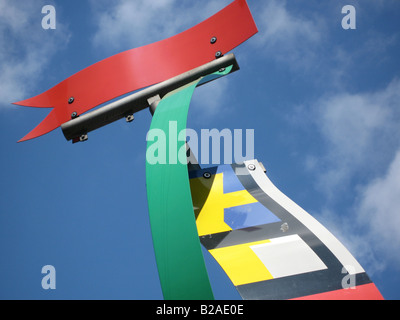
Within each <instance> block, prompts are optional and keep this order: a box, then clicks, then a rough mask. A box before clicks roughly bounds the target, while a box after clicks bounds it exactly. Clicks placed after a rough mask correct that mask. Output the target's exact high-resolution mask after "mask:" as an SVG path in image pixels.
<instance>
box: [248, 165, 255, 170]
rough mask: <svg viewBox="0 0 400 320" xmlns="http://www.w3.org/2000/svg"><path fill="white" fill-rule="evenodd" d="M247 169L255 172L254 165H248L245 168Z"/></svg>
mask: <svg viewBox="0 0 400 320" xmlns="http://www.w3.org/2000/svg"><path fill="white" fill-rule="evenodd" d="M247 169H249V170H250V171H254V170H256V166H255V165H254V164H249V165H248V166H247Z"/></svg>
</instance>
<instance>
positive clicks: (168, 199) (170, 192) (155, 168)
mask: <svg viewBox="0 0 400 320" xmlns="http://www.w3.org/2000/svg"><path fill="white" fill-rule="evenodd" d="M231 69H232V67H228V68H226V69H225V70H223V71H220V72H216V73H214V74H212V75H211V77H215V76H218V77H219V76H223V75H225V74H228V73H229V72H230V71H231ZM201 81H208V80H207V77H204V78H200V79H198V80H197V81H194V82H192V83H191V84H188V85H186V86H184V87H182V88H180V89H177V90H175V91H173V92H171V93H170V94H167V95H166V96H165V97H164V98H163V99H161V101H160V102H159V104H158V106H157V108H156V110H155V113H154V116H153V119H152V122H151V127H150V131H149V134H150V132H153V133H159V134H160V135H162V136H164V137H165V140H163V141H158V140H156V139H155V140H156V141H152V140H151V139H150V140H149V141H148V144H147V154H146V159H147V161H146V185H147V198H148V206H149V217H150V225H151V231H152V238H153V245H154V251H155V255H156V261H157V267H158V273H159V277H160V283H161V287H162V291H163V295H164V299H166V300H183V299H185V300H193V299H196V300H197V299H201V300H210V299H213V298H214V297H213V293H212V289H211V286H210V282H209V279H208V273H207V270H206V267H205V264H204V258H203V253H202V250H201V245H200V241H199V237H198V234H197V229H196V222H195V218H194V212H193V204H192V198H191V193H190V185H189V176H188V169H187V164H186V140H185V138H186V135H185V136H184V137H183V138H182V137H181V138H179V132H181V131H182V130H185V129H186V122H187V114H188V109H189V103H190V99H191V97H192V94H193V91H194V89H195V87H196V86H197V85H198V84H199V83H200V82H201ZM160 143H161V144H162V145H160ZM158 147H160V148H158ZM161 150H164V151H165V152H166V153H165V161H163V160H160V159H161V158H160V159H158V160H159V161H158V160H157V161H155V159H154V158H153V157H152V155H155V154H159V152H161ZM180 150H181V151H182V150H184V152H183V153H182V152H180ZM181 158H183V162H184V163H182V159H181ZM153 160H154V162H153ZM160 162H161V163H160Z"/></svg>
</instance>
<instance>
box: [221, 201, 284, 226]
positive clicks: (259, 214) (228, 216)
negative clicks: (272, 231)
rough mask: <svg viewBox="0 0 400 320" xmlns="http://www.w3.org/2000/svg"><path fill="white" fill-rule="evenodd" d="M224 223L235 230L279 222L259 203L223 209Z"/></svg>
mask: <svg viewBox="0 0 400 320" xmlns="http://www.w3.org/2000/svg"><path fill="white" fill-rule="evenodd" d="M224 221H225V223H226V224H227V225H229V226H230V227H231V228H232V229H233V230H236V229H242V228H248V227H254V226H258V225H261V224H267V223H274V222H279V221H281V220H280V219H279V218H278V217H277V216H276V215H274V214H273V213H272V212H271V211H269V210H268V209H267V208H266V207H264V206H263V205H262V204H261V203H259V202H255V203H250V204H245V205H241V206H236V207H231V208H226V209H224Z"/></svg>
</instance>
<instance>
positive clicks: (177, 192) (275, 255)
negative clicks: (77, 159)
mask: <svg viewBox="0 0 400 320" xmlns="http://www.w3.org/2000/svg"><path fill="white" fill-rule="evenodd" d="M256 32H257V28H256V25H255V23H254V21H253V18H252V16H251V13H250V10H249V8H248V6H247V3H246V1H245V0H236V1H234V2H232V3H231V4H230V5H228V6H227V7H226V8H224V9H223V10H221V11H220V12H218V13H217V14H215V15H214V16H212V17H210V18H209V19H207V20H205V21H204V22H202V23H200V24H198V25H197V26H195V27H193V28H191V29H189V30H187V31H185V32H182V33H181V34H178V35H176V36H174V37H171V38H168V39H165V40H163V41H159V42H156V43H153V44H150V45H147V46H144V47H140V48H136V49H132V50H128V51H125V52H122V53H120V54H117V55H114V56H112V57H110V58H107V59H105V60H103V61H100V62H98V63H96V64H94V65H92V66H89V67H88V68H86V69H84V70H82V71H80V72H78V73H76V74H74V75H72V76H71V77H69V78H68V79H66V80H64V81H62V82H61V83H59V84H57V85H56V86H54V87H53V88H51V89H49V90H47V91H45V92H44V93H42V94H39V95H38V96H35V97H33V98H30V99H27V100H23V101H20V102H17V103H16V104H18V105H24V106H31V107H45V108H49V107H50V108H53V109H52V111H51V112H50V113H49V115H48V116H47V117H46V118H45V119H44V120H43V121H42V122H41V123H40V124H39V125H38V126H37V127H36V128H34V129H33V130H32V131H31V132H30V133H28V134H27V135H26V136H25V137H23V138H22V139H21V140H20V141H25V140H29V139H33V138H36V137H39V136H41V135H43V134H46V133H48V132H50V131H51V130H54V129H56V128H57V127H60V126H61V128H62V131H63V133H64V136H65V137H66V139H67V140H72V141H73V142H79V141H84V140H86V139H87V134H88V133H89V132H91V131H93V130H95V129H98V128H100V127H102V126H104V125H107V124H109V123H111V122H114V121H116V120H119V119H121V118H123V117H125V118H126V120H127V121H131V120H133V114H134V113H135V112H137V111H139V110H142V109H145V108H149V109H150V111H151V113H152V114H153V119H152V122H151V127H150V128H151V129H156V130H162V131H163V132H165V133H166V134H167V136H166V141H165V143H166V146H165V150H167V152H169V154H167V158H170V157H172V158H174V159H177V158H178V157H179V156H181V154H179V150H185V151H186V148H187V146H186V143H185V141H179V140H178V141H176V139H177V138H176V137H174V136H169V135H168V132H169V130H168V129H169V124H170V123H171V122H174V123H175V124H176V130H177V131H178V132H179V131H180V130H184V129H185V128H186V120H187V115H188V109H189V105H190V100H191V97H192V94H193V91H194V90H195V88H196V87H197V86H199V85H202V84H205V83H207V82H209V81H212V80H216V79H218V78H220V77H222V76H225V75H228V74H229V73H232V72H234V71H236V70H238V69H239V66H238V64H237V62H236V59H235V56H234V55H233V54H228V52H229V51H231V50H232V49H233V48H234V47H236V46H238V45H239V44H241V43H242V42H244V41H245V40H247V39H248V38H250V37H251V36H253V35H254V34H255V33H256ZM165 61H168V63H165ZM145 87H146V88H145ZM143 88H145V89H143ZM139 89H143V90H141V91H137V92H135V93H133V94H131V95H128V96H126V97H124V98H122V99H120V100H118V101H115V102H112V103H109V104H108V105H105V106H103V107H100V108H98V109H96V110H94V111H90V112H87V111H89V110H90V109H92V108H94V107H96V106H99V105H101V104H103V103H105V102H107V101H110V100H112V99H114V98H116V97H120V96H121V95H124V94H127V93H129V92H133V91H136V90H139ZM85 112H87V113H85ZM172 142H174V143H176V148H172V149H171V148H169V145H168V144H170V143H172ZM151 147H152V145H151V143H150V142H149V143H148V146H147V148H148V150H149V148H151ZM171 150H172V151H171ZM146 184H147V195H148V206H149V216H150V223H151V230H152V237H153V245H154V251H155V255H156V261H157V267H158V272H159V276H160V282H161V287H162V291H163V295H164V298H165V299H213V298H214V297H213V292H212V289H211V285H210V282H209V279H208V273H207V270H206V267H205V263H204V258H203V255H202V251H201V245H203V246H204V247H205V248H206V249H207V250H208V251H209V252H210V253H211V255H212V256H213V257H214V258H215V259H216V261H217V262H218V263H219V264H220V266H221V267H222V268H223V270H224V271H225V272H226V274H227V275H228V277H229V278H230V279H231V281H232V283H233V284H234V286H235V287H236V288H237V290H238V292H239V293H240V295H241V296H242V297H243V299H297V298H299V299H382V296H381V294H380V293H379V291H378V289H377V288H376V287H375V285H374V284H373V283H372V281H371V280H370V278H369V277H368V275H367V274H366V273H365V271H364V269H363V268H362V267H361V265H360V264H359V263H358V262H357V260H356V259H355V258H354V257H353V256H352V255H351V254H350V253H349V251H348V250H347V249H346V248H345V247H344V246H343V245H342V244H341V243H340V242H339V241H338V240H337V239H336V238H335V237H334V236H333V235H332V234H331V233H330V232H329V231H328V230H327V229H326V228H324V227H323V226H322V225H321V224H320V223H319V222H318V221H317V220H315V219H314V218H313V217H312V216H311V215H309V214H308V213H307V212H305V211H304V210H303V209H301V208H300V207H299V206H298V205H296V204H295V203H294V202H293V201H291V200H290V199H289V198H287V197H286V196H285V195H284V194H283V193H282V192H280V191H279V190H278V189H277V188H276V187H275V186H274V185H273V184H272V182H271V181H270V180H269V179H268V177H267V175H266V174H265V170H264V169H263V166H262V164H261V163H259V162H258V161H257V160H251V161H245V162H244V163H242V164H232V165H220V166H217V167H213V168H207V169H202V168H201V167H200V166H198V165H197V164H196V163H193V162H191V163H189V165H187V164H185V163H182V162H181V161H174V162H169V163H165V164H160V163H156V164H152V163H149V161H147V163H146ZM346 275H348V276H349V277H353V279H354V280H355V283H356V286H353V287H352V288H346V285H345V284H346V283H345V282H344V280H343V279H344V277H345V276H346Z"/></svg>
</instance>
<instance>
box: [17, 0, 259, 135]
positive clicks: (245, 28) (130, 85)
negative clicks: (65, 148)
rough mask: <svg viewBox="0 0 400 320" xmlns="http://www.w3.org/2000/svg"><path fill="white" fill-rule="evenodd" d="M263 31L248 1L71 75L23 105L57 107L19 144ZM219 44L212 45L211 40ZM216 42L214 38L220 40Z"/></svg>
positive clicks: (222, 52)
mask: <svg viewBox="0 0 400 320" xmlns="http://www.w3.org/2000/svg"><path fill="white" fill-rule="evenodd" d="M255 33H257V27H256V25H255V23H254V20H253V18H252V15H251V13H250V10H249V8H248V6H247V3H246V1H245V0H235V1H234V2H232V3H231V4H230V5H228V6H227V7H225V8H224V9H222V10H221V11H219V12H218V13H216V14H215V15H213V16H212V17H210V18H208V19H207V20H205V21H203V22H201V23H199V24H198V25H196V26H194V27H192V28H191V29H188V30H186V31H184V32H182V33H180V34H178V35H175V36H173V37H170V38H167V39H165V40H162V41H158V42H155V43H152V44H149V45H146V46H143V47H139V48H135V49H131V50H128V51H124V52H121V53H119V54H116V55H114V56H111V57H109V58H107V59H104V60H102V61H100V62H97V63H95V64H93V65H91V66H89V67H87V68H86V69H83V70H82V71H80V72H78V73H76V74H74V75H72V76H70V77H69V78H67V79H65V80H64V81H62V82H60V83H59V84H57V85H56V86H54V87H53V88H51V89H49V90H47V91H45V92H43V93H41V94H39V95H37V96H35V97H32V98H30V99H26V100H22V101H19V102H16V103H15V104H17V105H23V106H29V107H38V108H53V109H52V110H51V112H50V113H49V114H48V115H47V117H46V118H45V119H44V120H43V121H42V122H41V123H40V124H39V125H38V126H37V127H36V128H34V129H33V130H32V131H31V132H29V133H28V134H27V135H26V136H24V137H23V138H22V139H21V140H19V141H25V140H29V139H33V138H36V137H39V136H41V135H43V134H46V133H48V132H50V131H52V130H54V129H56V128H57V127H59V126H60V125H61V124H63V123H65V122H67V121H69V120H71V115H72V114H73V113H76V115H78V116H79V115H81V114H82V113H84V112H86V111H88V110H90V109H92V108H94V107H96V106H98V105H100V104H102V103H104V102H107V101H110V100H112V99H114V98H116V97H119V96H121V95H123V94H126V93H129V92H132V91H135V90H138V89H141V88H144V87H147V86H150V85H153V84H155V83H159V82H161V81H164V80H167V79H169V78H171V77H174V76H176V75H179V74H181V73H184V72H186V71H188V70H191V69H194V68H196V67H198V66H201V65H203V64H205V63H207V62H210V61H212V60H213V59H215V58H216V57H218V55H219V54H222V55H223V54H226V53H228V52H229V51H231V50H232V49H233V48H235V47H236V46H238V45H239V44H241V43H242V42H244V41H245V40H247V39H248V38H250V37H251V36H253V35H254V34H255ZM213 38H214V39H215V41H211V39H213ZM214 39H213V40H214Z"/></svg>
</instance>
